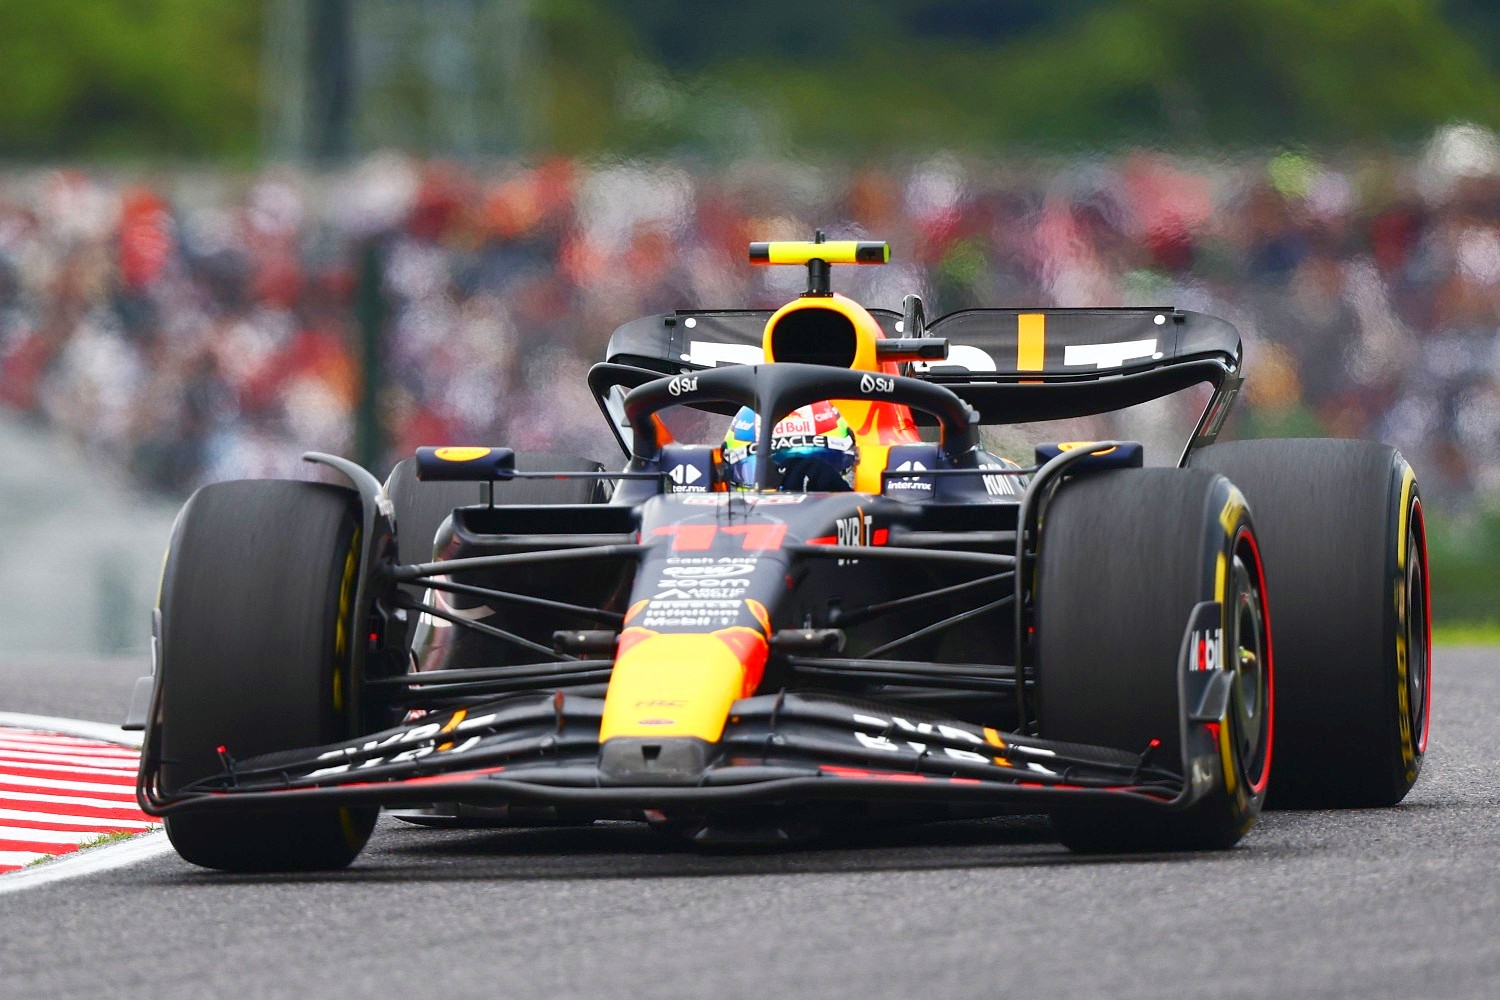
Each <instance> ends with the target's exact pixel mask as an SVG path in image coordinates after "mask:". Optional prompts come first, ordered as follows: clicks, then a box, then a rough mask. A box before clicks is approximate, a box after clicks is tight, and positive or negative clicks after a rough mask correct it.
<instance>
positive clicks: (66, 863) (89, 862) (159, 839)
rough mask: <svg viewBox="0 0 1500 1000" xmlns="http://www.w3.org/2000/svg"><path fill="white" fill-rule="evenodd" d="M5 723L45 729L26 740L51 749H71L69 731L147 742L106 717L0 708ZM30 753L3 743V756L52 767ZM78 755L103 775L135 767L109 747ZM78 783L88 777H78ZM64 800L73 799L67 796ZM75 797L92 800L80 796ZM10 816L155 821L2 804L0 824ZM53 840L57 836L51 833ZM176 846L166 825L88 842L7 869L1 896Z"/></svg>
mask: <svg viewBox="0 0 1500 1000" xmlns="http://www.w3.org/2000/svg"><path fill="white" fill-rule="evenodd" d="M0 726H9V727H13V728H15V729H31V730H42V732H39V733H37V735H36V737H35V739H33V738H32V737H30V736H27V737H25V738H24V739H23V740H22V741H23V742H32V743H38V744H48V745H49V747H50V749H52V750H53V751H64V752H65V751H67V750H68V749H70V747H71V745H70V743H69V741H68V739H66V737H76V738H78V739H80V740H100V741H103V742H107V743H114V744H117V745H120V746H123V747H131V748H135V749H139V748H140V745H141V734H140V733H128V732H126V731H124V730H123V729H121V728H120V727H119V726H111V725H107V724H105V723H102V722H86V721H83V720H80V719H54V718H50V717H48V716H43V715H23V714H20V713H17V712H0ZM48 733H60V734H63V737H64V738H56V737H53V738H48V737H47V735H46V734H48ZM37 749H41V747H37ZM28 756H34V755H33V754H31V753H28V752H27V751H24V750H3V749H0V757H10V758H15V757H21V758H23V759H22V760H13V761H12V762H13V763H14V764H17V765H18V766H22V767H29V768H41V769H50V768H48V766H47V765H46V764H44V763H41V762H34V763H33V762H29V761H26V760H24V758H25V757H28ZM75 759H76V760H77V762H78V764H79V765H80V766H85V767H89V768H93V769H97V770H98V772H99V776H100V777H101V778H105V779H106V780H107V778H109V777H114V776H116V775H119V774H121V773H123V774H133V773H134V768H128V769H126V768H120V767H119V766H118V764H117V763H116V761H118V760H120V758H119V757H118V756H117V755H114V754H111V753H110V752H109V751H104V752H103V753H102V754H100V753H96V754H94V755H84V756H83V757H81V758H75ZM53 760H54V761H55V760H56V759H55V758H53ZM75 773H76V772H75ZM73 784H83V783H82V782H75V783H73ZM0 794H7V793H0ZM8 797H14V796H8ZM37 798H39V799H45V798H53V797H52V796H37ZM56 798H59V799H62V798H63V797H61V796H58V797H56ZM64 801H67V800H66V799H64ZM73 801H87V800H77V799H74V800H73ZM18 804H19V803H18ZM99 804H100V805H102V806H104V807H106V808H109V807H115V806H117V805H118V803H115V802H100V803H99ZM38 806H39V808H42V807H41V805H40V803H39V804H38ZM7 820H9V821H11V822H16V823H24V822H36V821H38V820H45V821H47V822H51V823H57V824H59V825H61V826H64V827H66V826H73V825H77V826H83V825H85V824H89V825H93V826H95V827H97V826H100V825H103V826H109V827H117V828H120V829H128V830H137V829H148V828H149V827H150V826H151V825H152V824H149V823H146V822H143V821H141V820H131V819H119V820H114V819H107V820H101V819H74V818H70V817H68V816H63V815H57V814H55V813H51V812H30V811H27V810H25V809H4V808H0V827H5V826H7V824H6V821H7ZM25 832H26V834H27V836H26V837H25V838H24V839H30V840H37V839H38V837H37V836H36V834H37V833H38V831H31V830H27V831H25ZM95 835H97V834H96V833H95V832H94V831H89V832H87V833H84V834H83V835H82V836H83V838H84V839H87V838H88V837H90V836H95ZM53 836H56V837H68V836H69V834H68V833H66V832H63V831H56V832H54V833H53ZM17 839H22V838H17ZM48 842H49V843H50V842H51V840H50V838H49V840H48ZM68 842H70V841H67V840H63V841H60V843H68ZM71 842H72V843H77V842H78V841H77V840H73V841H71ZM171 852H172V845H171V843H170V842H168V840H167V835H166V833H165V831H162V830H153V831H152V832H150V833H143V834H141V835H138V836H134V837H131V838H130V839H129V840H125V841H120V842H119V843H114V844H107V845H105V846H102V847H94V848H88V849H86V850H83V851H79V852H76V853H71V854H65V855H63V856H61V857H59V858H57V859H55V860H52V861H47V862H45V863H43V864H39V865H36V866H35V867H32V868H23V869H20V870H19V871H13V872H9V873H6V874H5V875H3V876H0V896H3V895H5V894H6V893H11V892H21V891H24V890H26V889H34V888H37V887H39V886H43V885H50V884H51V883H53V882H61V881H65V880H67V879H73V878H83V877H85V876H89V875H97V874H99V873H101V872H107V871H111V870H113V869H116V868H123V867H125V866H126V865H133V864H138V863H140V862H142V861H148V860H150V859H152V858H157V857H161V856H162V855H164V854H170V853H171Z"/></svg>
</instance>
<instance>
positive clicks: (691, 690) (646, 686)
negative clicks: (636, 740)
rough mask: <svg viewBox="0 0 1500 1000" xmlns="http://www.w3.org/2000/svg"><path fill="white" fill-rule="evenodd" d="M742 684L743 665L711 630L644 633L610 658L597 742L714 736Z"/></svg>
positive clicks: (714, 738) (740, 694)
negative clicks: (612, 666)
mask: <svg viewBox="0 0 1500 1000" xmlns="http://www.w3.org/2000/svg"><path fill="white" fill-rule="evenodd" d="M744 688H745V665H744V664H743V663H741V662H740V660H739V657H737V656H735V654H734V651H733V650H732V649H730V648H729V646H728V644H726V643H725V642H724V641H723V640H721V639H719V638H717V637H716V636H712V635H682V634H666V635H650V636H647V637H646V638H644V639H642V640H640V641H639V642H637V643H635V644H634V645H632V646H631V647H630V648H629V649H627V650H626V651H625V652H624V653H623V654H621V655H620V657H619V659H618V660H616V661H615V669H614V672H613V674H612V675H611V677H610V680H609V691H608V693H606V694H605V696H604V719H603V721H602V722H601V723H600V726H599V742H601V743H602V742H604V741H605V740H609V739H613V738H614V737H616V736H696V737H697V738H698V739H701V740H707V741H708V742H710V743H715V742H718V739H719V737H720V736H721V735H723V733H724V722H725V720H726V719H727V718H728V717H729V708H730V706H731V705H733V704H734V702H735V700H736V699H738V698H741V697H743V696H744Z"/></svg>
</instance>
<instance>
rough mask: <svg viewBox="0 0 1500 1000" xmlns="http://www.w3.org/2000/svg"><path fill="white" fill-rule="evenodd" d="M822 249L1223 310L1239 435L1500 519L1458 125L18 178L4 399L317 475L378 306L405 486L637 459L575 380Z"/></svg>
mask: <svg viewBox="0 0 1500 1000" xmlns="http://www.w3.org/2000/svg"><path fill="white" fill-rule="evenodd" d="M817 227H821V228H823V229H825V230H826V231H828V233H829V234H830V236H832V237H859V238H880V239H887V240H889V241H890V243H891V244H892V247H893V260H892V264H891V265H889V266H887V267H885V268H848V269H844V270H841V271H839V272H838V273H837V274H836V275H835V284H836V287H837V288H839V289H840V290H842V291H845V292H846V293H847V294H850V295H852V296H854V297H855V298H857V299H859V300H861V301H863V302H864V303H865V304H867V305H871V306H885V307H889V308H899V307H900V303H901V298H902V296H903V295H904V294H905V293H907V292H909V291H919V292H921V293H922V294H923V295H924V296H925V297H926V299H927V305H928V315H929V316H932V315H937V314H940V313H942V312H947V311H951V310H953V309H958V308H963V307H968V306H976V305H1038V306H1048V305H1053V306H1112V305H1176V306H1180V307H1183V308H1188V309H1196V310H1202V311H1206V312H1210V313H1214V314H1217V315H1220V316H1223V317H1225V318H1226V319H1228V320H1230V321H1231V322H1233V323H1234V324H1235V325H1236V326H1237V327H1238V328H1239V329H1240V331H1241V333H1242V334H1243V336H1244V338H1245V350H1246V360H1247V365H1246V367H1247V371H1248V379H1249V380H1248V383H1247V391H1246V393H1245V394H1243V395H1242V397H1241V403H1240V412H1239V414H1238V416H1237V418H1236V419H1237V426H1235V427H1233V428H1232V429H1231V433H1235V434H1239V435H1251V434H1257V435H1259V434H1315V433H1316V434H1332V435H1339V436H1358V437H1370V438H1379V439H1382V440H1385V441H1388V442H1390V443H1392V444H1395V445H1397V446H1398V447H1400V448H1401V449H1402V450H1403V451H1404V452H1405V453H1406V454H1407V456H1408V458H1410V459H1411V460H1412V461H1413V463H1414V464H1415V465H1416V467H1417V469H1418V471H1419V472H1420V473H1421V475H1422V476H1423V480H1424V489H1425V491H1426V492H1427V493H1429V494H1431V495H1433V496H1436V497H1438V498H1440V499H1441V500H1442V501H1443V502H1445V503H1449V504H1467V503H1470V502H1472V501H1473V500H1474V499H1475V498H1482V497H1484V496H1485V495H1486V494H1489V495H1494V494H1500V406H1497V403H1500V142H1497V140H1496V138H1495V137H1494V136H1493V135H1490V134H1489V133H1487V132H1484V131H1482V130H1479V129H1477V128H1474V127H1470V126H1451V127H1448V128H1445V129H1444V130H1442V131H1440V132H1439V133H1437V134H1436V135H1434V136H1433V137H1432V139H1431V141H1430V142H1429V143H1428V144H1427V145H1426V147H1425V148H1423V149H1418V150H1413V151H1410V152H1408V153H1405V154H1403V155H1399V156H1397V155H1394V154H1390V155H1386V154H1381V155H1365V156H1359V155H1353V154H1350V155H1345V156H1323V155H1314V154H1311V153H1306V152H1295V151H1293V152H1280V153H1276V154H1270V155H1246V154H1241V155H1235V156H1232V157H1228V158H1225V159H1210V158H1185V157H1176V156H1168V155H1164V154H1161V153H1158V152H1154V151H1147V150H1138V151H1127V152H1121V153H1117V154H1111V155H1101V156H1097V157H1076V158H1068V159H1058V158H1041V157H1037V158H1017V159H1014V160H1008V161H1003V162H994V161H967V160H964V159H962V158H957V157H949V156H936V157H931V158H920V159H914V160H912V161H911V162H909V163H904V164H887V165H884V166H881V167H879V168H850V167H848V166H835V165H808V164H789V163H785V162H742V163H737V164H732V165H728V166H720V167H714V168H709V167H707V166H702V165H696V164H689V163H679V162H628V161H627V162H615V163H582V162H572V161H566V160H554V161H549V162H544V163H540V164H492V165H489V166H485V167H473V166H460V165H455V164H451V163H445V162H430V161H418V160H411V159H406V158H403V157H400V156H396V155H382V156H378V157H374V158H372V159H369V160H366V161H364V162H361V163H358V164H355V165H353V166H351V167H350V168H348V169H347V170H344V171H339V172H306V171H301V170H294V169H291V168H283V167H277V168H267V169H266V170H264V171H263V172H260V173H257V174H253V175H248V176H236V175H231V174H229V173H226V172H212V173H205V172H193V171H185V172H180V173H170V174H164V175H160V176H149V175H148V176H120V175H115V174H111V173H107V172H103V171H97V170H90V171H85V172H80V171H74V170H30V171H19V170H17V171H10V172H0V406H3V407H5V408H7V409H8V410H9V411H11V412H12V413H15V414H20V415H24V416H25V417H27V418H30V419H34V420H38V421H42V422H45V423H46V424H47V425H49V426H51V427H54V428H56V429H57V431H59V432H60V433H61V434H63V435H65V436H66V437H67V438H68V439H70V440H72V441H73V442H76V444H77V445H78V446H79V447H81V448H83V449H86V450H87V452H88V453H89V454H91V455H94V456H98V458H99V459H100V460H101V461H107V462H113V463H118V464H120V465H123V466H124V467H126V468H128V469H129V470H130V471H131V473H132V474H133V475H134V476H135V477H136V478H137V479H138V480H140V481H141V482H142V483H143V484H146V485H148V486H150V487H152V488H156V489H160V490H164V491H169V492H174V493H181V492H184V491H187V490H190V489H192V488H194V487H196V486H198V485H200V484H202V483H205V482H210V481H214V480H219V479H225V478H231V477H240V476H261V475H284V474H296V471H297V456H298V455H299V454H300V452H301V451H302V450H304V449H306V448H316V449H319V450H325V451H335V452H342V453H345V454H350V453H352V451H353V448H354V440H355V420H356V416H355V415H356V412H357V409H358V403H359V399H360V395H361V384H362V371H363V364H362V356H361V349H360V345H361V343H362V340H361V336H360V327H359V326H358V324H357V323H356V321H355V318H354V317H355V316H356V315H357V314H358V309H359V308H365V309H369V308H372V307H378V315H377V319H378V323H379V330H380V344H381V348H380V350H381V362H382V370H383V372H384V379H383V386H382V391H381V393H380V395H379V399H378V414H379V419H380V422H381V425H382V427H383V430H384V434H385V438H386V442H387V444H388V454H387V456H386V461H387V463H389V462H390V461H394V459H395V458H396V457H399V456H400V455H401V454H404V453H409V451H410V449H411V448H413V447H415V446H417V445H419V444H430V443H443V442H463V443H474V442H482V443H496V444H506V445H511V446H514V447H516V448H518V449H527V450H555V451H564V452H571V453H578V454H585V455H589V456H591V457H595V458H598V459H601V460H607V461H610V462H611V463H618V461H619V460H620V459H619V452H618V450H614V449H613V445H612V443H611V441H610V439H609V437H608V435H607V433H606V432H605V431H604V425H603V423H602V419H601V418H600V417H599V415H598V413H597V410H596V409H595V405H594V403H593V401H592V399H591V397H590V396H589V394H588V391H587V388H586V387H585V385H584V373H585V372H586V370H587V367H588V365H589V364H591V363H592V362H594V361H596V360H599V359H601V358H602V356H603V349H604V345H605V342H606V341H607V339H608V337H609V334H610V332H611V331H612V330H613V329H614V328H615V327H616V326H618V325H619V324H620V323H623V322H625V321H627V320H629V319H632V318H634V317H636V316H640V315H645V314H648V313H652V312H657V311H668V310H671V309H675V308H681V307H686V306H690V305H695V306H757V305H758V306H774V305H778V304H780V303H781V302H783V301H785V300H786V299H787V298H789V297H790V296H792V295H794V294H795V293H796V292H797V291H798V290H799V289H800V287H801V283H802V281H803V276H802V275H801V274H800V273H799V272H798V269H792V268H786V269H783V268H752V267H750V266H748V265H747V264H746V262H745V246H746V244H747V243H748V242H749V241H750V240H752V239H788V238H792V239H805V238H809V237H810V236H811V234H812V232H813V230H814V228H817ZM381 471H383V470H381Z"/></svg>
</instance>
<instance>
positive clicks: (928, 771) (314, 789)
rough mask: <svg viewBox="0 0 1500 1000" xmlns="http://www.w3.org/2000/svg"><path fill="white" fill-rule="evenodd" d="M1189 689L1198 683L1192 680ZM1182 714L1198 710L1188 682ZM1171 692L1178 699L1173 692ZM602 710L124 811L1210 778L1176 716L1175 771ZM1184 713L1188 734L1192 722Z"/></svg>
mask: <svg viewBox="0 0 1500 1000" xmlns="http://www.w3.org/2000/svg"><path fill="white" fill-rule="evenodd" d="M1200 676H1203V675H1200ZM1185 680H1187V681H1188V682H1189V683H1188V685H1187V686H1188V687H1191V688H1193V689H1194V692H1193V693H1194V694H1195V697H1194V698H1193V699H1191V700H1189V701H1185V702H1184V703H1185V704H1193V705H1200V706H1201V705H1202V704H1204V703H1206V702H1210V701H1213V700H1215V699H1214V698H1213V697H1212V695H1213V688H1214V687H1216V686H1221V685H1214V684H1212V683H1210V682H1211V681H1212V680H1213V678H1211V677H1203V679H1202V680H1200V681H1198V682H1197V683H1192V681H1193V677H1192V676H1191V675H1187V676H1186V677H1185ZM1183 693H1184V695H1187V694H1189V692H1188V691H1184V692H1183ZM603 708H604V702H603V700H602V699H598V698H585V697H578V696H566V695H563V694H561V693H555V694H525V695H515V696H510V697H506V698H502V699H498V700H495V701H492V702H488V703H486V704H483V705H478V706H474V707H471V708H467V709H457V710H452V711H444V712H440V713H433V714H430V715H427V716H425V717H423V718H421V719H418V720H416V721H412V722H408V723H407V724H404V725H401V726H398V727H396V728H393V729H388V730H385V731H384V732H380V733H375V734H372V735H370V736H367V737H363V738H361V739H358V740H354V741H350V742H348V743H340V744H335V745H331V746H325V747H315V748H309V749H302V750H289V751H283V752H277V753H272V754H266V755H262V756H258V757H253V758H247V759H243V760H236V759H235V758H234V757H233V748H232V747H226V748H224V751H223V752H222V753H221V759H222V762H223V771H222V773H220V774H218V775H215V776H213V777H210V778H206V779H203V780H200V781H196V782H193V783H192V784H189V785H187V786H185V787H183V788H181V789H178V790H175V791H173V792H171V793H163V792H162V791H161V790H160V789H159V787H158V784H157V780H156V776H155V768H154V766H153V765H152V763H151V762H150V761H149V760H148V761H146V762H145V763H144V764H143V768H142V774H141V781H140V786H139V789H138V798H139V800H140V803H141V806H142V808H143V809H144V810H145V811H146V812H148V813H150V814H152V815H156V816H165V815H172V814H175V813H179V812H183V811H188V810H195V811H196V810H207V809H241V808H250V807H258V808H263V807H265V806H268V805H273V804H274V805H275V806H277V807H284V806H288V805H303V804H323V803H341V804H356V803H363V804H377V805H382V806H412V805H425V804H429V803H433V802H452V803H462V804H467V805H475V806H496V805H506V804H516V805H552V806H574V807H583V808H588V807H593V806H597V807H600V808H607V809H621V808H623V809H638V810H659V811H679V812H685V811H702V810H712V809H714V808H715V807H720V806H734V805H739V804H745V803H794V802H818V801H850V800H865V801H927V802H934V801H942V802H951V803H955V804H990V805H993V806H995V807H997V808H998V809H1001V810H1007V809H1012V807H1014V810H1013V811H1020V812H1027V811H1045V810H1046V809H1048V808H1052V807H1056V806H1060V805H1075V804H1084V803H1089V802H1095V803H1103V802H1115V803H1120V802H1126V801H1128V802H1135V803H1140V804H1141V805H1143V806H1145V807H1153V808H1181V807H1185V806H1187V805H1189V804H1191V803H1192V802H1193V801H1196V800H1197V799H1198V798H1200V797H1201V796H1203V795H1204V794H1206V793H1208V792H1209V791H1210V790H1211V789H1213V788H1214V787H1216V786H1217V784H1218V783H1219V782H1220V781H1221V780H1222V777H1221V775H1222V770H1221V768H1220V767H1219V766H1218V764H1219V760H1220V745H1219V743H1218V741H1217V739H1216V735H1217V733H1216V730H1217V726H1216V725H1215V722H1217V713H1215V714H1214V721H1212V722H1210V721H1209V718H1208V713H1204V712H1202V711H1197V712H1185V713H1184V718H1183V720H1182V721H1183V730H1184V731H1183V734H1182V735H1183V737H1184V739H1183V747H1184V754H1183V759H1182V760H1181V761H1177V760H1156V759H1153V749H1152V748H1143V753H1140V754H1135V753H1130V752H1126V751H1123V750H1116V749H1110V748H1106V747H1095V746H1084V745H1078V744H1067V743H1060V742H1056V741H1049V740H1045V739H1040V738H1037V737H1032V736H1025V735H1017V734H1011V733H1000V732H997V731H995V730H994V729H989V728H985V727H980V726H976V725H973V724H972V723H967V722H959V721H954V720H943V719H940V718H937V717H934V716H932V715H929V714H924V713H920V712H918V713H914V712H912V711H911V710H908V709H901V708H896V707H893V706H890V705H882V704H880V703H877V702H871V701H858V700H853V699H849V698H844V697H840V696H837V695H819V694H810V693H782V694H778V695H762V696H757V697H753V698H748V699H744V700H742V701H739V702H737V703H736V704H735V705H734V707H733V709H732V711H731V714H730V718H729V720H728V722H727V725H726V728H725V731H724V734H723V737H722V739H721V740H720V741H719V742H718V743H715V744H708V743H704V742H702V741H697V740H689V739H687V738H682V737H677V738H667V739H663V740H659V741H652V740H649V739H641V738H630V739H629V740H628V741H626V740H625V738H617V739H615V740H611V741H610V742H609V743H608V744H606V745H605V746H604V747H603V748H601V746H600V744H599V725H600V720H601V718H602V714H603ZM1195 716H1197V717H1200V718H1202V720H1203V721H1201V722H1200V721H1196V719H1195Z"/></svg>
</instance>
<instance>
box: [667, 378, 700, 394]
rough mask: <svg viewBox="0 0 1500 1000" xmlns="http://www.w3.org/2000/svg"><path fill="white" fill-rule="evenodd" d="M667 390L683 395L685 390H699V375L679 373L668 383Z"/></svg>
mask: <svg viewBox="0 0 1500 1000" xmlns="http://www.w3.org/2000/svg"><path fill="white" fill-rule="evenodd" d="M667 391H668V392H670V393H671V394H672V395H674V396H681V395H682V394H683V393H685V392H697V391H698V376H696V375H693V376H685V375H678V376H677V377H676V378H674V379H672V381H670V382H668V383H667Z"/></svg>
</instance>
